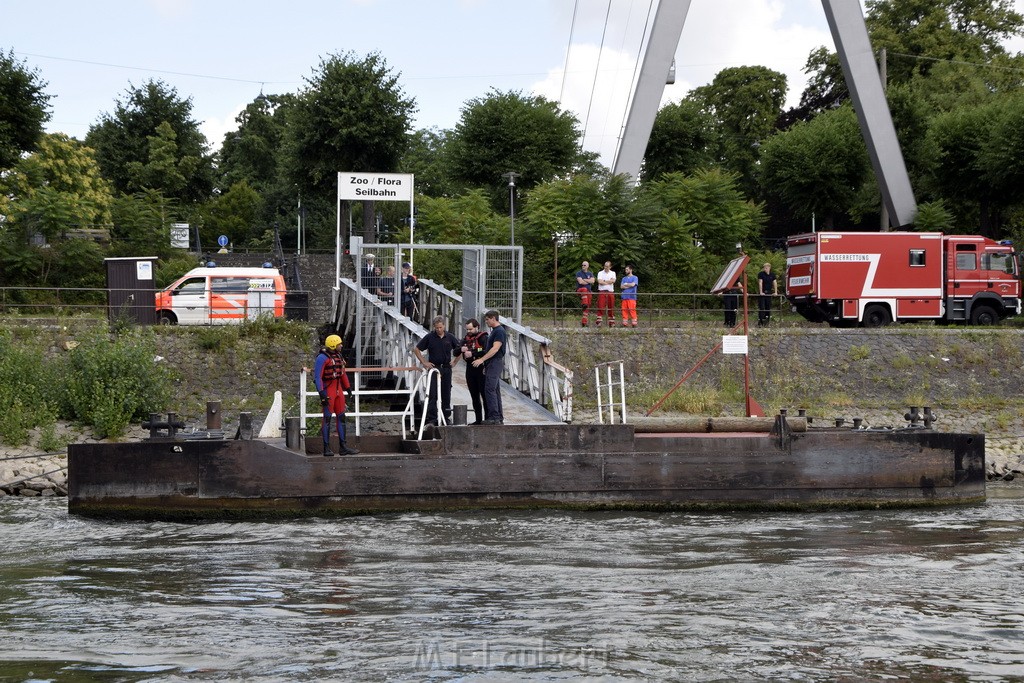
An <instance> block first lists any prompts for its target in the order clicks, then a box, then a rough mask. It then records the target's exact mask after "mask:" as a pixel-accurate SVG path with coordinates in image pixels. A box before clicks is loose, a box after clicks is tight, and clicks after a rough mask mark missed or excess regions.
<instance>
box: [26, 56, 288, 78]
mask: <svg viewBox="0 0 1024 683" xmlns="http://www.w3.org/2000/svg"><path fill="white" fill-rule="evenodd" d="M14 54H17V55H21V56H22V57H35V58H36V59H53V60H55V61H58V62H73V63H75V64H90V65H92V66H105V67H109V68H112V69H128V70H129V71H148V72H150V73H155V74H167V75H169V76H187V77H189V78H207V79H210V80H215V81H232V82H234V83H252V84H258V85H260V86H263V85H266V84H268V83H269V84H270V85H290V84H294V83H298V82H299V81H266V80H263V81H254V80H251V79H247V78H231V77H229V76H211V75H209V74H194V73H188V72H184V71H168V70H166V69H150V68H148V67H141V66H126V65H124V64H110V63H107V62H91V61H89V60H87V59H72V58H70V57H54V56H52V55H37V54H33V53H31V52H15V53H14Z"/></svg>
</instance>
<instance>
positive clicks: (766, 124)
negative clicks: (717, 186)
mask: <svg viewBox="0 0 1024 683" xmlns="http://www.w3.org/2000/svg"><path fill="white" fill-rule="evenodd" d="M692 97H693V99H694V100H696V101H698V102H700V103H701V105H702V106H703V107H704V109H705V111H706V112H707V113H708V114H709V115H710V116H711V117H712V119H713V121H714V122H715V128H716V130H717V131H718V134H719V141H718V150H719V152H718V160H719V162H720V163H721V164H722V166H723V167H724V168H725V169H727V170H729V171H732V172H734V173H737V174H738V175H739V176H740V186H741V187H742V188H743V189H744V190H745V191H746V192H747V193H748V194H753V193H754V191H755V190H756V182H755V179H754V168H755V166H756V164H757V159H758V150H759V148H760V146H761V144H763V143H764V141H765V140H766V139H767V138H768V137H769V136H770V135H771V134H772V132H773V131H774V130H775V128H776V123H777V121H778V120H779V117H780V115H781V114H782V104H783V102H785V100H786V76H785V74H782V73H779V72H777V71H772V70H771V69H769V68H767V67H763V66H740V67H733V68H728V69H723V70H722V71H720V72H718V75H716V76H715V78H714V80H713V81H712V82H711V83H709V84H708V85H704V86H701V87H699V88H696V89H695V90H694V91H693V94H692Z"/></svg>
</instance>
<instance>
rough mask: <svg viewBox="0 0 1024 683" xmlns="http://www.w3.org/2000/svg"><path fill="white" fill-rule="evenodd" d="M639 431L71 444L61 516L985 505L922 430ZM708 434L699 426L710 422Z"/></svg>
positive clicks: (958, 452)
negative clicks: (322, 448) (334, 443)
mask: <svg viewBox="0 0 1024 683" xmlns="http://www.w3.org/2000/svg"><path fill="white" fill-rule="evenodd" d="M794 423H795V420H792V421H788V422H787V420H786V419H785V418H784V417H779V418H775V422H774V425H773V426H772V428H771V431H770V432H769V431H762V432H753V431H746V432H737V431H733V432H726V431H721V432H720V431H713V430H712V428H711V427H710V426H709V431H707V432H705V433H687V434H680V433H664V430H662V431H661V432H658V431H654V432H653V433H652V432H645V433H641V432H639V431H637V428H635V427H634V425H607V424H606V425H567V424H549V425H484V426H472V427H465V426H458V427H443V428H440V429H438V430H437V432H436V433H435V435H434V436H435V437H436V438H435V439H433V440H424V441H412V440H409V441H403V440H402V439H401V438H400V437H397V436H384V435H380V436H364V437H363V438H362V439H359V440H358V441H356V446H357V447H358V448H359V449H360V450H361V452H360V453H359V454H358V455H352V456H342V457H333V458H325V457H323V456H322V455H320V454H319V453H310V454H307V453H306V452H305V451H306V448H305V444H303V445H302V447H300V448H292V449H289V448H288V447H287V446H286V443H285V440H284V439H271V440H246V439H230V440H229V439H223V438H218V439H210V438H207V439H186V438H178V437H167V438H152V439H148V440H144V441H141V442H136V443H113V444H98V443H90V444H84V443H83V444H73V445H71V447H70V448H69V454H68V459H69V462H68V469H69V479H68V488H69V492H68V496H69V500H68V507H69V510H70V511H71V512H72V513H76V514H83V515H95V516H112V517H126V518H160V519H173V518H178V519H199V518H218V517H220V518H223V517H228V518H230V517H274V516H295V515H331V514H340V515H351V514H368V513H380V512H390V511H409V510H424V511H430V510H458V509H512V508H520V509H522V508H572V509H604V510H701V509H753V508H762V509H820V508H830V507H857V508H866V507H895V506H918V505H934V504H962V503H973V502H979V501H982V500H984V498H985V438H984V436H983V435H981V434H953V433H941V432H936V431H933V430H931V429H920V428H917V429H893V430H866V429H849V428H845V429H843V428H829V429H806V428H805V429H803V430H800V429H795V428H794ZM709 425H710V423H709Z"/></svg>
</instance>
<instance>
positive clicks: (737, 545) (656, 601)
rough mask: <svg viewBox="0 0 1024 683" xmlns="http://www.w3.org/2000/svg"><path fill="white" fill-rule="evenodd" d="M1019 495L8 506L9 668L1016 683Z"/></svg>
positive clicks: (1022, 501) (10, 501) (297, 677)
mask: <svg viewBox="0 0 1024 683" xmlns="http://www.w3.org/2000/svg"><path fill="white" fill-rule="evenodd" d="M1022 598H1024V489H1021V488H996V487H990V489H989V501H988V502H987V503H985V504H982V505H976V506H970V507H953V508H940V509H920V510H902V511H888V510H883V511H862V512H828V513H809V514H796V513H786V514H781V513H780V514H775V513H772V514H753V513H743V514H683V513H679V514H624V513H582V512H558V511H540V512H533V511H531V512H500V513H499V512H464V513H449V514H393V515H382V516H376V517H358V518H348V519H340V520H339V519H330V520H327V519H308V520H300V521H287V522H267V523H253V522H245V523H207V524H179V523H152V522H146V523H141V522H139V523H125V522H108V521H98V520H93V519H83V518H78V517H75V516H69V515H68V513H67V507H66V504H65V502H64V501H63V500H61V499H48V500H40V499H16V498H6V499H2V500H0V680H4V681H8V680H10V681H27V680H37V681H40V680H54V681H151V680H152V681H158V680H159V681H192V680H211V681H212V680H217V681H220V680H275V681H276V680H282V681H286V680H287V681H321V680H364V681H522V680H530V681H569V680H572V681H576V680H596V681H602V680H608V681H617V680H635V681H648V680H722V681H733V680H778V679H786V680H791V681H809V680H836V679H845V680H863V679H875V680H879V679H886V680H895V679H902V680H926V681H968V680H977V681H993V680H1024V607H1022Z"/></svg>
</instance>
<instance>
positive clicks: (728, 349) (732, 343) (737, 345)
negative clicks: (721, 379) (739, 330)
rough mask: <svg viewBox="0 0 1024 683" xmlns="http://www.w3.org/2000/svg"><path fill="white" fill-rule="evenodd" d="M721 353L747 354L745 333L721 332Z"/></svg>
mask: <svg viewBox="0 0 1024 683" xmlns="http://www.w3.org/2000/svg"><path fill="white" fill-rule="evenodd" d="M722 353H732V354H741V355H744V356H745V355H747V335H745V334H723V335H722Z"/></svg>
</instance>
